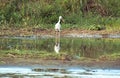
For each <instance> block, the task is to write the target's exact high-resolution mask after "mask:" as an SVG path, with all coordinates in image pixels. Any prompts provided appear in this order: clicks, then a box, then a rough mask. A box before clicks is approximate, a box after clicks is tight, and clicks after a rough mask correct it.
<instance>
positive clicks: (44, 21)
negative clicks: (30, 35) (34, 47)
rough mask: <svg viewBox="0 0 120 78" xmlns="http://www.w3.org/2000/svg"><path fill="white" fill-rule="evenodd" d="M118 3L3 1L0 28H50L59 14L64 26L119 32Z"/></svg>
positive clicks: (94, 0) (92, 0)
mask: <svg viewBox="0 0 120 78" xmlns="http://www.w3.org/2000/svg"><path fill="white" fill-rule="evenodd" d="M119 5H120V3H119V0H109V1H104V0H5V1H1V3H0V27H1V28H4V27H17V28H23V27H24V28H27V27H39V28H45V29H50V28H54V27H53V26H54V24H55V23H56V22H57V20H58V16H59V15H62V16H63V18H64V19H65V22H64V23H63V26H62V28H63V29H66V28H80V29H88V30H104V29H107V30H108V31H120V27H119V26H120V18H119V16H120V12H119V9H120V8H119ZM86 7H87V8H86Z"/></svg>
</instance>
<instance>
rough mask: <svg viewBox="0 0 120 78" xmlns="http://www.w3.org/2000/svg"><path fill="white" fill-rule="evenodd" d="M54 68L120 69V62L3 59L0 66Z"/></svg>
mask: <svg viewBox="0 0 120 78" xmlns="http://www.w3.org/2000/svg"><path fill="white" fill-rule="evenodd" d="M4 65H8V66H53V67H85V68H101V69H106V68H107V69H120V60H115V61H109V60H105V61H102V60H99V61H96V60H90V61H88V60H70V61H68V60H52V59H51V60H44V59H39V58H27V59H26V58H7V57H6V58H2V59H1V63H0V66H4Z"/></svg>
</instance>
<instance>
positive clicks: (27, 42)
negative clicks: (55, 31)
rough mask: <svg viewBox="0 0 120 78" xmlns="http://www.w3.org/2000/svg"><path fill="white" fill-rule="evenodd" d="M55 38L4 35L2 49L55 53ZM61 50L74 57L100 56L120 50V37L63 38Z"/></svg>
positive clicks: (1, 43)
mask: <svg viewBox="0 0 120 78" xmlns="http://www.w3.org/2000/svg"><path fill="white" fill-rule="evenodd" d="M54 45H55V39H54V38H39V37H34V36H32V37H3V38H0V50H1V51H9V50H13V51H16V50H17V51H27V50H28V51H36V52H40V53H41V52H48V53H54ZM60 52H61V53H66V54H69V55H72V56H73V57H74V58H79V57H89V58H98V57H100V56H102V55H107V54H113V53H114V54H116V53H119V52H120V39H119V38H116V39H112V38H61V39H60Z"/></svg>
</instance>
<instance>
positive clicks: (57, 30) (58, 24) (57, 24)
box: [55, 16, 63, 32]
mask: <svg viewBox="0 0 120 78" xmlns="http://www.w3.org/2000/svg"><path fill="white" fill-rule="evenodd" d="M62 19H63V18H62V16H59V20H58V22H57V23H56V24H55V31H56V32H60V28H61V24H60V22H61V20H62Z"/></svg>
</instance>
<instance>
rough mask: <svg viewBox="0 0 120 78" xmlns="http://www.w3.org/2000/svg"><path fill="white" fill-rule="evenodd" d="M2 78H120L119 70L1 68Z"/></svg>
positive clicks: (0, 77) (0, 75)
mask: <svg viewBox="0 0 120 78" xmlns="http://www.w3.org/2000/svg"><path fill="white" fill-rule="evenodd" d="M0 78H120V70H118V69H89V68H79V67H66V68H64V67H41V66H40V67H39V66H37V67H34V66H28V67H17V66H2V67H0Z"/></svg>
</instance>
